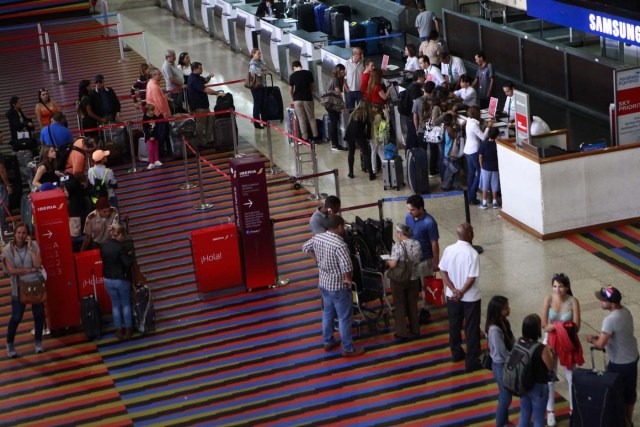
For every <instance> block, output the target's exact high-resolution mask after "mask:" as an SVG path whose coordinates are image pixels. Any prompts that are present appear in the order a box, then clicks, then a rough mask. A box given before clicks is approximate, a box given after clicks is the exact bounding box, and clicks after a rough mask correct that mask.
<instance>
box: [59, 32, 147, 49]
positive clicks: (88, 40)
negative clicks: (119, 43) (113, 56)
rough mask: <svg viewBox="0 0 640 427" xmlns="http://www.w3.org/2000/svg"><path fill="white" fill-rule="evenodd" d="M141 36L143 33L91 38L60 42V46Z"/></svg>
mask: <svg viewBox="0 0 640 427" xmlns="http://www.w3.org/2000/svg"><path fill="white" fill-rule="evenodd" d="M141 34H142V32H138V33H128V34H122V35H115V36H102V37H91V38H87V39H78V40H66V41H63V42H58V46H61V45H66V44H78V43H87V42H97V41H102V40H109V39H118V38H120V37H130V36H139V35H141Z"/></svg>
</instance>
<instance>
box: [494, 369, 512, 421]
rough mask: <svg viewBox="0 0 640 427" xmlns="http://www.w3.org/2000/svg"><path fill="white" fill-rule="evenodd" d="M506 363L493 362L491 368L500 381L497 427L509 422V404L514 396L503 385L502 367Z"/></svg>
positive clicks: (498, 381) (497, 380)
mask: <svg viewBox="0 0 640 427" xmlns="http://www.w3.org/2000/svg"><path fill="white" fill-rule="evenodd" d="M503 368H504V363H496V362H493V365H492V366H491V370H492V371H493V378H495V380H496V382H497V383H498V390H499V394H498V408H497V409H496V427H504V426H506V425H507V423H508V422H509V405H511V400H512V399H513V396H512V395H511V392H510V391H509V390H507V389H506V388H505V387H504V385H502V369H503Z"/></svg>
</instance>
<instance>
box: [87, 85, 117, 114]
mask: <svg viewBox="0 0 640 427" xmlns="http://www.w3.org/2000/svg"><path fill="white" fill-rule="evenodd" d="M95 82H96V88H95V90H94V91H93V92H92V93H91V95H90V96H89V102H90V105H91V110H92V111H93V113H94V115H95V116H96V117H94V119H96V120H97V121H98V122H100V123H108V122H115V121H117V119H118V115H119V114H120V100H118V96H117V95H116V93H115V92H114V91H113V89H112V88H110V87H107V86H106V84H105V83H104V76H103V75H102V74H96V78H95Z"/></svg>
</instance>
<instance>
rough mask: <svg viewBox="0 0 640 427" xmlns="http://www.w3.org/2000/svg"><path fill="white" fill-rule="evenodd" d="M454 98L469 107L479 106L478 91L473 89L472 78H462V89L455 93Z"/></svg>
mask: <svg viewBox="0 0 640 427" xmlns="http://www.w3.org/2000/svg"><path fill="white" fill-rule="evenodd" d="M453 96H454V97H455V98H456V99H458V100H459V101H462V103H463V104H464V105H466V106H467V107H473V106H474V105H478V96H477V95H476V90H475V89H474V88H472V87H471V78H470V77H468V76H462V78H461V79H460V89H458V90H456V91H455V92H453Z"/></svg>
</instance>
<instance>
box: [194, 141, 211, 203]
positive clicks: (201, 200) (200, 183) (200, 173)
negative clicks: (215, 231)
mask: <svg viewBox="0 0 640 427" xmlns="http://www.w3.org/2000/svg"><path fill="white" fill-rule="evenodd" d="M196 166H197V167H198V185H199V186H200V204H198V205H194V206H193V209H195V210H197V211H208V210H209V209H213V204H211V203H205V201H204V184H203V183H202V165H201V164H200V152H199V151H198V150H196Z"/></svg>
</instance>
